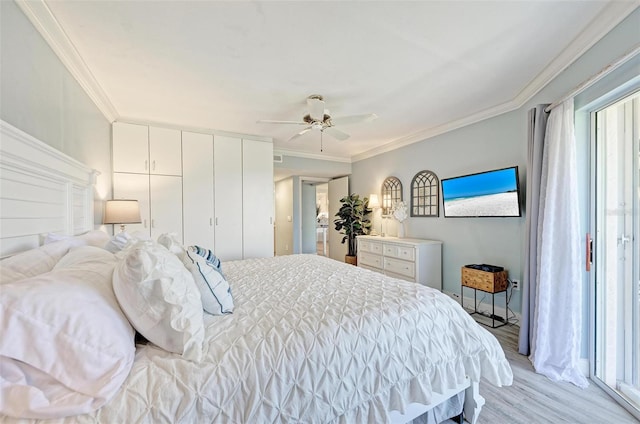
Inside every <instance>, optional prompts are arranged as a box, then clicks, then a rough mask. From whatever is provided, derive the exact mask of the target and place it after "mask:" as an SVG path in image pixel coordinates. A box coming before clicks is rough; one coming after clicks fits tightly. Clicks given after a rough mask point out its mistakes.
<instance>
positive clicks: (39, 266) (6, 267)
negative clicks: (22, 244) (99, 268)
mask: <svg viewBox="0 0 640 424" xmlns="http://www.w3.org/2000/svg"><path fill="white" fill-rule="evenodd" d="M85 244H86V242H85V241H84V240H79V239H74V238H68V239H64V240H60V241H56V242H53V243H49V244H45V245H44V246H40V247H38V248H36V249H31V250H27V251H25V252H21V253H18V254H17V255H14V256H11V257H9V258H6V259H3V260H2V261H0V284H9V283H13V282H16V281H20V280H24V279H26V278H31V277H35V276H36V275H40V274H44V273H45V272H49V271H51V270H52V269H53V267H54V265H55V264H56V263H57V262H58V261H59V260H60V258H62V257H63V256H64V255H66V254H67V252H68V251H69V249H70V248H72V247H76V246H83V245H85Z"/></svg>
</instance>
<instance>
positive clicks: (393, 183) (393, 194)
mask: <svg viewBox="0 0 640 424" xmlns="http://www.w3.org/2000/svg"><path fill="white" fill-rule="evenodd" d="M401 200H402V183H401V182H400V180H399V179H398V178H396V177H387V178H386V179H385V180H384V182H383V183H382V215H389V214H391V207H392V206H393V204H394V203H395V202H400V201H401Z"/></svg>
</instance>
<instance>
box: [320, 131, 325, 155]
mask: <svg viewBox="0 0 640 424" xmlns="http://www.w3.org/2000/svg"><path fill="white" fill-rule="evenodd" d="M322 134H324V130H320V153H322Z"/></svg>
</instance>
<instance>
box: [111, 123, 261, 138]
mask: <svg viewBox="0 0 640 424" xmlns="http://www.w3.org/2000/svg"><path fill="white" fill-rule="evenodd" d="M116 121H117V122H124V123H127V124H136V125H147V126H151V127H160V128H169V129H173V130H180V131H188V132H194V133H200V134H211V135H214V136H216V135H222V136H225V137H236V138H242V139H245V140H255V141H264V142H267V143H273V137H268V136H264V135H257V134H247V133H236V132H231V131H223V130H216V129H212V128H204V127H193V126H189V125H177V124H171V123H167V122H157V121H153V120H149V119H136V118H125V117H120V118H118V119H117V120H116Z"/></svg>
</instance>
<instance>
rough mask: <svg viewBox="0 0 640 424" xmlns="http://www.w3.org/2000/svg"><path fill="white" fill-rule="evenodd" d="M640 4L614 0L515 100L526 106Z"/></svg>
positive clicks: (635, 0) (635, 1) (636, 0)
mask: <svg viewBox="0 0 640 424" xmlns="http://www.w3.org/2000/svg"><path fill="white" fill-rule="evenodd" d="M638 5H640V1H638V0H634V1H622V2H621V1H612V2H610V3H609V4H607V5H606V6H605V7H604V8H603V10H602V11H601V12H600V13H598V15H597V16H596V17H595V18H594V19H593V20H592V21H591V22H589V24H588V25H587V26H586V28H585V29H584V30H582V32H581V33H580V34H578V35H577V36H576V38H574V40H573V42H571V44H569V45H568V46H567V47H566V48H565V49H564V50H562V52H560V54H559V55H558V56H556V57H555V59H553V61H551V63H549V65H547V67H546V68H544V69H543V70H542V72H540V73H539V74H538V75H537V76H536V77H535V78H534V79H533V80H531V82H530V83H529V84H527V86H526V87H525V88H524V89H523V90H522V91H521V92H520V93H519V94H518V95H517V96H516V98H515V102H516V103H517V104H519V105H520V106H519V107H521V106H523V105H524V104H525V103H526V102H528V101H529V100H531V98H532V97H533V96H535V95H536V94H538V93H539V92H540V90H542V89H543V88H544V87H545V86H546V85H547V84H549V83H550V82H551V81H553V80H554V79H555V78H556V77H557V76H558V75H560V73H561V72H563V71H564V70H565V69H567V68H568V67H569V66H571V65H572V64H573V63H574V62H575V61H576V60H578V59H579V58H580V57H581V56H582V55H583V54H585V53H586V52H587V50H589V49H590V48H591V47H593V46H594V44H596V43H597V42H598V41H600V40H601V39H602V38H603V37H604V36H605V35H607V34H608V33H609V32H610V31H611V30H612V29H613V28H615V27H616V25H618V24H619V23H620V22H622V21H623V20H624V19H625V18H626V17H627V16H629V15H630V14H631V12H633V11H634V10H635V9H636V8H638Z"/></svg>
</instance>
